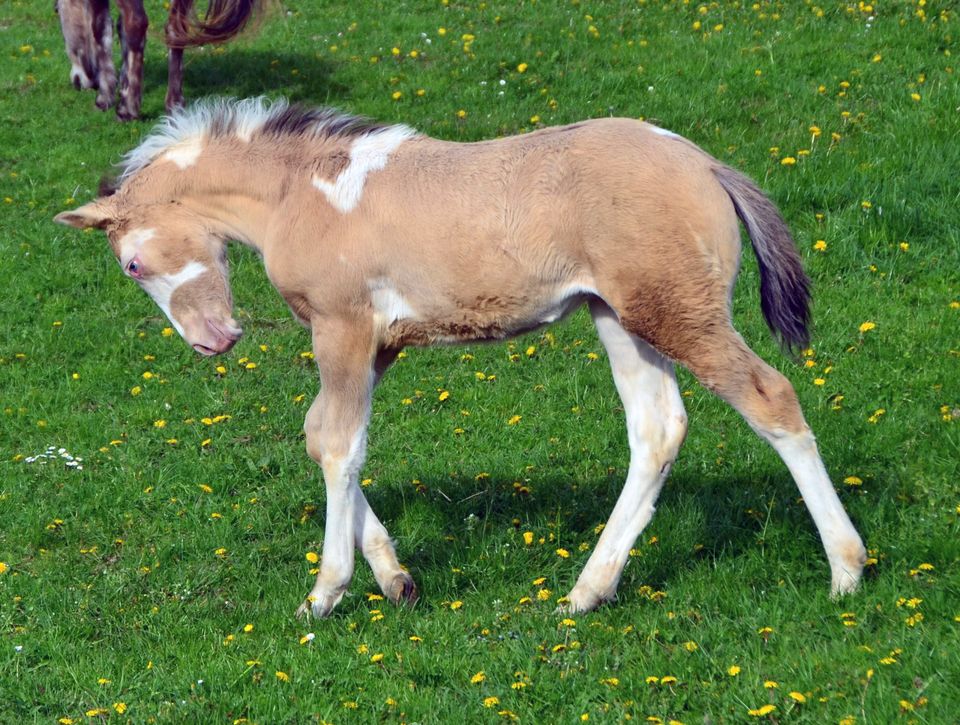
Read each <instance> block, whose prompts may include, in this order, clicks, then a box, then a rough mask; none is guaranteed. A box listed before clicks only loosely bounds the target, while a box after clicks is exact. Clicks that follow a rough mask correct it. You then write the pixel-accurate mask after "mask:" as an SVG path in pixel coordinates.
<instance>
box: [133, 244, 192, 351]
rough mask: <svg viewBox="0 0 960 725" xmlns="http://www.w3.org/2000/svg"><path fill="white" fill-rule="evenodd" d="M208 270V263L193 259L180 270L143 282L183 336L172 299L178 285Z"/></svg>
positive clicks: (148, 292)
mask: <svg viewBox="0 0 960 725" xmlns="http://www.w3.org/2000/svg"><path fill="white" fill-rule="evenodd" d="M206 271H207V267H206V265H204V264H201V263H200V262H197V261H191V262H188V263H187V264H186V265H184V267H183V268H182V269H181V270H180V271H179V272H174V273H173V274H164V275H161V276H159V277H151V278H149V279H145V280H143V282H141V284H142V285H143V288H144V289H145V290H146V291H147V294H149V295H150V296H151V297H152V298H153V301H154V302H156V303H157V306H158V307H159V308H160V309H161V310H163V314H165V315H166V316H167V319H168V320H170V322H171V323H173V326H174V327H175V328H177V332H179V333H180V336H181V337H183V327H182V326H181V324H180V323H179V322H178V321H177V320H176V319H174V317H173V314H171V312H170V299H171V298H172V297H173V293H174V292H176V291H177V288H178V287H180V286H181V285H184V284H186V283H187V282H190V281H191V280H194V279H196V278H197V277H199V276H200V275H201V274H203V273H204V272H206Z"/></svg>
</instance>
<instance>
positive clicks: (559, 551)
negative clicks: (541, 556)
mask: <svg viewBox="0 0 960 725" xmlns="http://www.w3.org/2000/svg"><path fill="white" fill-rule="evenodd" d="M557 556H559V557H560V558H561V559H568V558H570V552H569V551H567V550H566V549H557Z"/></svg>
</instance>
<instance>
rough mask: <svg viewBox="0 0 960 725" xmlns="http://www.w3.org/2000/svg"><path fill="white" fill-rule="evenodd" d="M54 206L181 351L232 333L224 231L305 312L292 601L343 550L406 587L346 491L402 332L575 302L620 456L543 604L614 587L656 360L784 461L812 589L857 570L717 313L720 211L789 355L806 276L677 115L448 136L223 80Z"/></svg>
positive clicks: (783, 234)
mask: <svg viewBox="0 0 960 725" xmlns="http://www.w3.org/2000/svg"><path fill="white" fill-rule="evenodd" d="M55 220H56V221H57V222H60V223H63V224H67V225H71V226H74V227H77V228H96V229H101V230H103V231H104V232H105V233H106V236H107V238H108V239H109V242H110V245H111V247H112V250H113V253H114V255H115V256H116V258H117V260H118V262H119V264H120V268H121V269H122V270H123V273H125V274H126V276H128V277H130V278H132V279H133V280H135V281H136V282H137V283H138V284H139V285H140V286H141V287H142V288H143V289H144V290H145V291H146V292H147V293H148V295H149V296H150V297H152V298H153V300H154V301H155V302H156V303H157V304H158V305H159V307H160V308H161V309H162V310H163V311H164V313H165V314H166V316H167V317H168V318H169V320H170V322H171V324H172V325H173V326H174V327H175V328H176V330H177V331H178V332H179V333H180V335H181V336H182V337H183V338H184V339H185V340H186V342H187V343H188V344H190V345H192V346H193V348H194V349H195V350H196V351H197V352H199V353H201V354H202V355H215V354H218V353H224V352H226V351H227V350H229V349H230V348H231V347H232V346H233V345H234V343H236V341H237V340H238V339H239V338H240V336H241V334H242V330H241V328H240V326H239V325H238V324H237V322H236V320H235V319H234V317H233V312H232V306H233V303H232V298H231V290H230V285H229V283H228V268H227V259H226V254H225V250H226V243H227V242H228V241H230V240H236V241H239V242H241V243H243V244H246V245H249V246H251V247H253V248H254V249H256V250H257V251H258V252H259V253H260V255H261V257H262V259H263V264H264V267H265V269H266V273H267V276H268V278H269V280H270V282H271V283H272V284H273V286H274V287H276V289H277V290H278V291H279V292H280V294H281V295H282V296H283V298H284V299H285V300H286V302H287V304H288V305H289V307H290V309H291V311H292V313H293V315H294V316H295V317H296V318H297V320H299V321H300V322H301V323H303V325H304V326H306V327H307V328H308V329H309V331H310V333H311V336H312V341H313V352H314V356H315V359H316V363H317V366H318V370H319V376H320V383H321V387H320V392H319V394H318V395H317V397H316V399H315V400H314V401H313V403H312V405H311V406H310V409H309V411H308V412H307V414H306V419H305V422H304V432H305V434H306V448H307V453H308V454H309V456H310V457H311V458H312V459H313V460H315V461H316V462H317V463H319V465H320V467H321V469H322V472H323V479H324V483H325V488H326V521H325V533H324V540H323V549H322V552H323V557H322V562H321V565H320V569H319V573H318V575H317V579H316V583H315V585H314V586H313V589H312V590H311V592H310V594H309V596H308V597H307V599H306V600H305V601H304V602H303V604H302V605H301V606H300V609H299V610H298V614H301V615H307V616H309V615H310V614H312V615H314V616H316V617H325V616H327V615H329V614H330V613H331V612H332V611H333V610H334V608H335V607H336V605H337V604H338V602H339V601H340V599H341V598H342V597H343V595H344V593H345V592H346V591H347V588H348V586H349V584H350V581H351V578H352V575H353V571H354V547H356V548H359V549H360V551H361V552H362V554H363V556H364V557H365V558H366V560H367V561H368V562H369V564H370V566H371V568H372V570H373V574H374V576H375V578H376V580H377V583H378V585H379V587H380V588H381V589H382V591H383V593H384V595H385V596H386V597H387V598H388V599H389V600H391V601H393V602H394V603H403V602H413V601H415V600H416V599H417V597H418V592H417V588H416V586H415V584H414V581H413V579H412V577H411V575H410V574H409V573H408V572H407V571H406V570H405V569H404V568H403V567H401V565H400V563H399V561H398V560H397V555H396V552H395V549H394V545H393V543H392V541H391V539H390V536H389V534H388V533H387V530H386V529H385V527H384V526H383V524H382V523H381V522H380V520H379V519H378V518H377V515H376V514H375V513H374V511H373V510H372V509H371V507H370V505H369V503H368V502H367V499H366V498H365V496H364V494H363V491H362V489H361V487H360V486H359V485H358V479H359V473H360V470H361V467H362V465H363V463H364V459H365V455H366V447H367V426H368V423H369V421H370V415H371V398H372V395H373V391H374V388H375V387H376V385H377V382H378V381H379V380H380V379H381V378H382V376H383V375H384V373H385V372H386V371H387V369H388V367H389V366H390V364H391V362H393V360H394V359H395V358H396V357H397V355H398V354H399V353H400V351H401V350H402V349H403V348H404V347H405V346H426V345H433V344H447V343H467V342H475V341H498V340H504V339H506V338H510V337H512V336H515V335H518V334H520V333H524V332H527V331H530V330H534V329H536V328H539V327H541V326H543V325H546V324H548V323H551V322H553V321H555V320H558V319H560V318H562V317H564V316H565V315H567V314H569V313H570V312H572V311H573V310H574V309H576V308H579V307H581V306H582V305H584V304H586V305H587V306H588V307H589V310H590V314H591V315H592V318H593V322H594V324H595V326H596V330H597V333H598V336H599V339H600V341H601V343H602V344H603V346H604V348H605V349H606V352H607V355H608V357H609V363H610V368H611V371H612V374H613V378H614V382H615V384H616V388H617V391H618V392H619V395H620V398H621V400H622V402H623V407H624V411H625V418H626V426H627V437H628V442H629V448H630V464H629V470H628V473H627V475H626V481H625V484H624V487H623V490H622V492H621V494H620V495H619V498H618V500H617V502H616V504H615V506H614V508H613V511H612V513H611V515H610V517H609V520H608V521H607V523H606V525H605V527H604V528H603V531H602V534H601V535H600V537H599V540H598V542H597V544H596V546H595V548H594V550H593V552H592V553H591V555H590V557H589V560H588V561H587V563H586V565H585V566H584V568H583V570H582V572H581V573H580V575H579V577H578V578H577V581H576V583H575V585H574V586H573V588H572V590H571V591H570V592H569V594H568V596H567V597H566V599H565V602H566V603H565V605H564V606H565V607H566V608H567V609H568V610H569V611H571V612H581V611H587V610H591V609H594V608H595V607H597V606H598V605H600V604H601V603H603V602H607V601H609V600H612V599H613V598H614V597H615V592H616V588H617V584H618V582H619V579H620V576H621V573H622V571H623V568H624V565H625V563H626V561H627V559H628V557H629V552H630V549H631V547H632V546H633V545H634V542H635V540H636V538H637V537H638V536H639V535H640V533H641V532H642V531H643V529H644V527H645V526H646V525H647V523H648V522H649V521H650V518H651V516H652V515H653V512H654V504H655V502H656V499H657V496H658V494H659V492H660V489H661V487H662V486H663V483H664V480H665V479H666V477H667V475H668V474H669V471H670V468H671V465H672V464H673V461H674V459H675V458H676V455H677V453H678V450H679V448H680V445H681V443H682V441H683V439H684V437H685V435H686V430H687V415H686V412H685V410H684V405H683V400H682V397H681V395H680V392H679V389H678V386H677V380H676V376H675V364H677V363H679V364H681V365H683V366H685V367H686V368H687V369H689V370H690V371H691V372H692V373H693V374H694V375H695V376H696V377H697V378H698V379H699V380H700V382H701V383H702V384H703V385H704V386H705V387H706V388H708V389H709V390H711V391H712V392H714V393H715V394H717V395H718V396H719V397H720V398H722V399H723V400H724V401H726V402H727V403H729V404H730V405H732V406H733V407H734V408H735V409H736V410H737V411H738V412H739V413H740V414H741V415H742V416H743V417H744V418H745V419H746V421H747V422H748V423H749V424H750V426H751V427H752V428H753V429H754V431H756V432H757V433H758V434H759V435H760V436H761V437H762V438H763V439H765V440H766V441H767V442H768V443H769V444H770V445H771V446H772V447H773V448H774V449H775V450H776V452H777V453H778V454H779V455H780V457H781V458H782V460H783V461H784V462H785V463H786V465H787V468H788V469H789V471H790V473H791V474H792V476H793V478H794V480H795V482H796V485H797V486H798V488H799V490H800V493H801V494H802V496H803V500H804V501H805V503H806V505H807V508H808V509H809V511H810V513H811V515H812V517H813V521H814V524H815V525H816V528H817V530H818V532H819V535H820V538H821V541H822V544H823V546H824V549H825V551H826V556H827V559H828V561H829V564H830V570H831V591H832V593H833V594H834V595H841V594H845V593H847V592H852V591H854V590H855V589H856V588H857V586H858V582H859V580H860V578H861V574H862V571H863V567H864V562H865V553H866V552H865V550H864V546H863V543H862V541H861V539H860V536H859V535H858V533H857V531H856V529H855V528H854V526H853V524H852V523H851V521H850V518H849V517H848V515H847V513H846V511H845V510H844V508H843V505H842V503H841V502H840V499H839V498H838V496H837V493H836V492H835V490H834V488H833V485H832V484H831V481H830V478H829V476H828V474H827V471H826V469H825V467H824V464H823V461H822V460H821V458H820V455H819V453H818V450H817V445H816V442H815V439H814V436H813V433H812V432H811V430H810V428H809V426H808V425H807V423H806V422H805V420H804V417H803V413H802V411H801V409H800V406H799V404H798V401H797V396H796V394H795V392H794V389H793V387H792V386H791V384H790V382H789V381H788V380H787V378H786V377H784V376H783V375H782V374H780V373H779V372H777V371H776V370H774V369H773V368H772V367H770V366H769V365H768V364H766V363H765V362H764V361H763V360H761V359H760V358H759V357H758V356H757V355H756V354H755V353H754V352H753V351H752V350H751V349H750V348H749V347H748V346H747V344H746V343H745V342H744V340H743V338H742V337H741V336H740V335H739V334H738V333H737V331H736V330H735V329H734V328H733V326H732V322H731V315H730V306H731V295H732V290H733V284H734V280H735V278H736V276H737V273H738V268H739V260H740V254H741V237H740V226H739V223H740V222H742V223H743V225H744V226H745V227H746V230H747V234H748V236H749V238H750V240H751V243H752V247H753V250H754V252H755V254H756V256H757V259H758V262H759V271H760V294H761V298H762V300H761V308H762V311H763V313H764V315H765V318H766V321H767V324H768V326H769V327H770V329H771V331H772V332H773V334H774V335H775V336H776V337H777V338H778V339H779V340H780V342H781V343H782V345H784V346H785V347H787V348H792V349H795V348H798V347H805V346H807V345H808V342H809V332H808V325H809V304H810V299H811V295H810V290H809V280H808V278H807V277H806V275H805V273H804V271H803V268H802V266H801V261H800V257H799V254H798V252H797V249H796V246H795V244H794V242H793V239H792V237H791V235H790V232H789V230H788V228H787V225H786V223H785V221H784V220H783V218H782V216H781V215H780V213H779V211H778V210H777V208H776V206H775V205H774V204H773V202H771V201H770V200H769V198H768V197H766V196H765V195H764V194H763V192H762V191H761V190H760V189H759V187H758V186H757V185H756V184H755V183H754V182H753V181H751V180H750V179H749V178H748V177H747V176H745V175H744V174H742V173H741V172H739V171H737V170H735V169H733V168H731V167H729V166H726V165H724V164H722V163H721V162H719V161H718V160H716V159H715V158H713V157H712V156H710V155H708V154H707V153H706V152H705V151H703V150H701V149H700V148H699V147H697V146H696V145H694V144H693V143H692V142H690V141H688V140H686V139H684V138H682V137H681V136H679V135H677V134H674V133H672V132H670V131H667V130H664V129H661V128H659V127H657V126H654V125H650V124H647V123H644V122H641V121H638V120H631V119H615V118H603V119H595V120H588V121H583V122H580V123H574V124H572V125H567V126H558V127H553V128H545V129H541V130H537V131H535V132H532V133H527V134H522V135H519V136H512V137H506V138H502V139H499V140H491V141H481V142H475V143H455V142H449V141H445V140H438V139H434V138H431V137H429V136H426V135H423V134H420V133H417V132H416V131H415V130H414V129H412V128H410V127H408V126H406V125H389V124H387V125H384V124H378V123H375V122H372V121H369V120H366V119H364V118H360V117H356V116H352V115H346V114H342V113H339V112H337V111H334V110H331V109H323V108H320V109H317V108H307V107H302V106H296V105H289V104H287V103H286V102H284V101H282V100H281V101H276V102H273V103H270V102H268V101H265V100H263V99H246V100H240V101H236V100H224V99H221V100H215V101H208V102H205V103H202V104H199V105H195V106H192V107H191V108H190V109H188V110H181V111H178V112H176V113H174V114H173V115H171V116H169V117H167V118H165V119H164V120H163V121H162V122H161V123H160V124H159V125H158V126H157V127H156V129H155V130H154V131H153V132H152V133H151V134H150V135H148V136H147V137H146V138H145V139H144V140H143V141H142V142H141V143H140V144H139V146H137V147H136V148H134V149H133V150H132V151H130V152H129V153H127V154H126V156H124V157H123V159H122V161H121V163H120V165H119V174H118V176H117V177H116V178H115V179H114V180H113V181H112V182H111V183H109V184H106V185H105V186H104V187H103V188H102V190H101V193H100V195H99V196H98V197H97V198H96V199H94V200H93V201H90V202H89V203H87V204H85V205H83V206H80V207H79V208H76V209H73V210H71V211H64V212H62V213H60V214H58V215H57V216H56V217H55ZM738 220H739V221H738Z"/></svg>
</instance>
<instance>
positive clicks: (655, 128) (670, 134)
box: [650, 126, 683, 138]
mask: <svg viewBox="0 0 960 725" xmlns="http://www.w3.org/2000/svg"><path fill="white" fill-rule="evenodd" d="M650 130H651V131H653V132H654V133H656V134H659V135H660V136H666V137H667V138H683V136H681V135H680V134H676V133H674V132H673V131H668V130H667V129H665V128H660V127H659V126H650Z"/></svg>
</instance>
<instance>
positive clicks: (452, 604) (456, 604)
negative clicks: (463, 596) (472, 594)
mask: <svg viewBox="0 0 960 725" xmlns="http://www.w3.org/2000/svg"><path fill="white" fill-rule="evenodd" d="M462 606H463V602H462V601H460V600H459V599H458V600H456V601H455V602H450V609H452V610H454V611H456V610H458V609H460V607H462Z"/></svg>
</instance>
